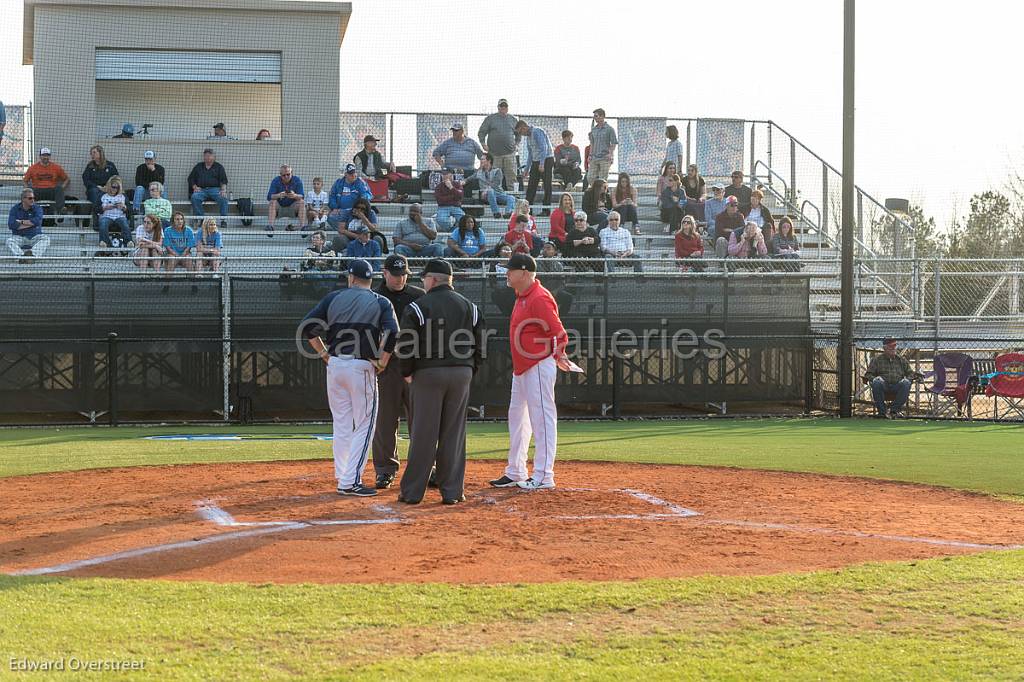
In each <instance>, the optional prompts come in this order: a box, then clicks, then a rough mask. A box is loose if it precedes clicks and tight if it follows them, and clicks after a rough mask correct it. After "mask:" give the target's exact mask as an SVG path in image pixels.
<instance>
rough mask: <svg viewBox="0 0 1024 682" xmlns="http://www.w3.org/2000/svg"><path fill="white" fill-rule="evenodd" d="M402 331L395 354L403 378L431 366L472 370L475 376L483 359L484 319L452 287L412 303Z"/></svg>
mask: <svg viewBox="0 0 1024 682" xmlns="http://www.w3.org/2000/svg"><path fill="white" fill-rule="evenodd" d="M401 330H402V331H401V333H400V334H399V338H398V344H397V345H396V346H395V354H396V355H398V356H399V358H400V362H401V366H402V376H410V375H412V373H413V372H415V371H416V370H418V369H427V368H429V367H471V368H472V369H473V372H474V373H475V372H476V370H477V368H478V367H479V366H480V362H481V360H482V359H483V353H484V348H483V345H484V342H485V341H486V338H485V336H484V317H483V315H482V314H481V313H480V309H479V308H478V307H477V306H476V304H475V303H473V302H472V301H470V300H469V299H467V298H466V297H465V296H463V295H462V294H459V293H457V292H456V291H455V290H454V289H452V288H451V286H450V285H447V284H439V285H438V286H435V287H434V288H433V289H431V290H430V291H428V292H427V293H425V294H423V296H421V297H420V298H418V299H417V300H416V301H413V302H411V303H409V304H408V305H407V306H406V308H405V311H404V312H403V313H402V319H401ZM467 331H468V332H469V333H468V334H467ZM453 337H454V338H453Z"/></svg>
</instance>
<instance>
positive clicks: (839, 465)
mask: <svg viewBox="0 0 1024 682" xmlns="http://www.w3.org/2000/svg"><path fill="white" fill-rule="evenodd" d="M327 430H328V429H327V427H324V426H320V427H311V426H300V427H294V426H260V427H250V428H240V427H223V428H216V427H202V428H185V427H170V428H167V427H164V428H136V427H130V428H118V429H105V428H98V429H87V428H75V429H60V430H59V431H58V430H56V429H17V430H0V476H16V475H22V474H30V473H38V472H45V471H63V470H68V469H87V468H94V467H111V466H137V465H142V464H170V463H177V462H233V461H256V460H283V459H309V458H316V457H329V456H330V443H329V442H325V441H315V440H280V441H278V440H255V441H240V442H201V441H191V442H181V441H170V442H160V441H148V440H142V439H141V437H142V436H146V435H160V434H173V433H250V434H274V433H277V434H294V433H324V432H326V431H327ZM467 446H468V449H469V455H470V456H471V457H477V458H480V457H484V458H497V459H501V458H503V457H504V456H505V453H506V448H507V447H508V433H507V431H506V427H505V425H504V424H475V425H472V426H471V427H470V432H469V438H468V443H467ZM403 447H404V445H403ZM559 457H560V458H565V459H578V460H607V461H620V462H651V463H662V464H710V465H722V466H738V467H749V468H760V469H779V470H784V471H811V472H821V473H828V474H846V475H853V476H871V477H876V478H886V479H894V480H902V481H913V482H919V483H930V484H935V485H944V486H951V487H955V488H964V489H968V490H976V491H980V492H987V493H992V494H999V495H1016V496H1021V495H1024V425H1017V424H982V423H975V424H969V423H962V422H960V423H958V422H923V421H916V420H914V421H903V422H888V421H876V420H852V421H843V420H838V419H818V420H807V419H771V420H700V421H676V422H659V421H650V422H583V423H581V422H568V423H563V424H562V425H561V427H560V429H559Z"/></svg>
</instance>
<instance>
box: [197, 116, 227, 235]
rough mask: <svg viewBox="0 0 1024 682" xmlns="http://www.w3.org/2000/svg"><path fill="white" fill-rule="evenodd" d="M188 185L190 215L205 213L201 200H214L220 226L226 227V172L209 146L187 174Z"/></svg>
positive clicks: (202, 214)
mask: <svg viewBox="0 0 1024 682" xmlns="http://www.w3.org/2000/svg"><path fill="white" fill-rule="evenodd" d="M222 125H223V124H222ZM188 187H189V194H190V196H191V199H192V215H194V216H197V217H198V218H202V217H203V216H205V215H206V213H205V212H204V211H203V202H204V201H215V202H217V208H218V209H219V211H220V217H221V221H220V226H221V227H222V228H225V227H227V221H226V220H224V218H226V217H227V215H228V174H227V172H226V171H225V170H224V166H222V165H220V163H219V162H218V161H217V159H216V155H215V154H214V153H213V150H212V149H210V148H209V147H207V148H206V149H204V150H203V160H202V161H201V162H200V163H197V164H196V165H195V166H194V167H193V168H192V172H191V173H189V174H188Z"/></svg>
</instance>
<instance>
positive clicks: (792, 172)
mask: <svg viewBox="0 0 1024 682" xmlns="http://www.w3.org/2000/svg"><path fill="white" fill-rule="evenodd" d="M789 200H790V201H792V202H793V203H794V204H795V203H796V140H794V139H793V138H792V137H791V138H789Z"/></svg>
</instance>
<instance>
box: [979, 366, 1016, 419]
mask: <svg viewBox="0 0 1024 682" xmlns="http://www.w3.org/2000/svg"><path fill="white" fill-rule="evenodd" d="M985 395H987V396H990V397H992V398H993V399H994V400H993V405H992V408H993V411H994V413H995V418H996V419H999V403H1000V401H1002V403H1003V405H1004V407H1005V408H1006V412H1007V413H1011V412H1012V413H1014V414H1016V415H1017V417H1018V418H1020V419H1024V353H1003V354H1001V355H997V356H996V371H995V374H994V375H993V376H991V378H989V380H988V386H986V387H985Z"/></svg>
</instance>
